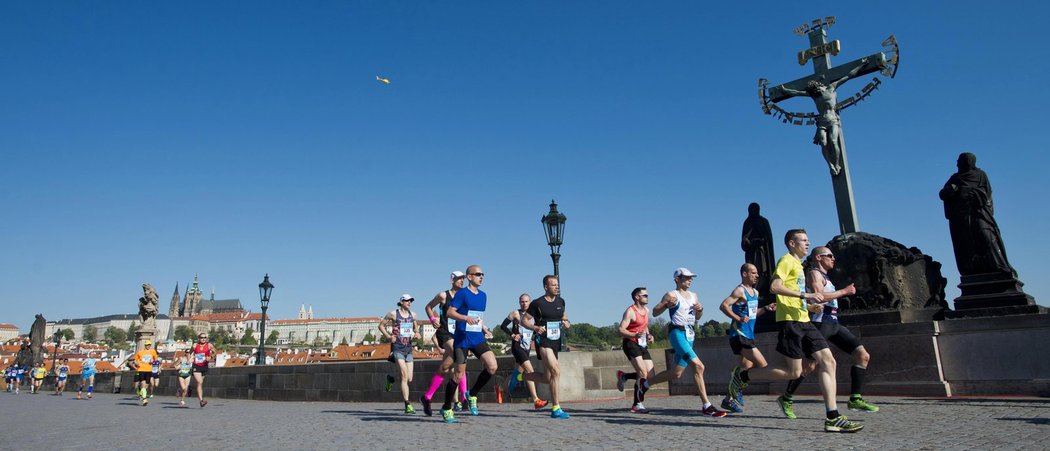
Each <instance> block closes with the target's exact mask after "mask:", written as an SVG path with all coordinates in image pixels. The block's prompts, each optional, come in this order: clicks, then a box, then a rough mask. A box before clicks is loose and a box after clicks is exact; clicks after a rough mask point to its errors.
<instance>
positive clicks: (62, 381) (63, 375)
mask: <svg viewBox="0 0 1050 451" xmlns="http://www.w3.org/2000/svg"><path fill="white" fill-rule="evenodd" d="M55 375H56V376H57V379H55V396H62V392H64V391H66V379H68V378H69V359H62V362H61V363H60V364H59V365H58V370H57V371H55Z"/></svg>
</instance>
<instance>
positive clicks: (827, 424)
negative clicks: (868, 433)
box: [824, 415, 864, 432]
mask: <svg viewBox="0 0 1050 451" xmlns="http://www.w3.org/2000/svg"><path fill="white" fill-rule="evenodd" d="M861 429H864V425H862V424H860V423H857V422H855V421H850V420H848V419H846V416H845V415H839V416H838V418H832V419H830V420H824V432H857V431H859V430H861Z"/></svg>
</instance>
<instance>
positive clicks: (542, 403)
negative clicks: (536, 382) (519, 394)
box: [532, 398, 547, 410]
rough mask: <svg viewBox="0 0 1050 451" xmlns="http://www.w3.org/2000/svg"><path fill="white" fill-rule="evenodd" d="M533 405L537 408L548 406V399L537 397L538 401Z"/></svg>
mask: <svg viewBox="0 0 1050 451" xmlns="http://www.w3.org/2000/svg"><path fill="white" fill-rule="evenodd" d="M532 407H533V408H534V409H537V410H539V409H542V408H544V407H547V401H545V400H542V399H539V398H536V402H534V403H532Z"/></svg>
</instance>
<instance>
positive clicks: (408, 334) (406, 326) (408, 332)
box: [397, 321, 414, 338]
mask: <svg viewBox="0 0 1050 451" xmlns="http://www.w3.org/2000/svg"><path fill="white" fill-rule="evenodd" d="M412 335H414V332H413V331H412V323H411V322H409V321H404V322H402V323H401V329H400V330H398V331H397V336H398V337H400V338H412Z"/></svg>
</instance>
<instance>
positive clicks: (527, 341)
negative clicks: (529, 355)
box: [521, 329, 532, 351]
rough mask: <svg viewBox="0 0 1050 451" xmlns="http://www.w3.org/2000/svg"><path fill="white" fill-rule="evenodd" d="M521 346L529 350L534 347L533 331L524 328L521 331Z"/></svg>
mask: <svg viewBox="0 0 1050 451" xmlns="http://www.w3.org/2000/svg"><path fill="white" fill-rule="evenodd" d="M521 348H522V349H524V350H526V351H528V350H529V349H532V331H531V330H528V329H524V330H522V331H521Z"/></svg>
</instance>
